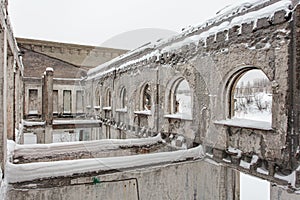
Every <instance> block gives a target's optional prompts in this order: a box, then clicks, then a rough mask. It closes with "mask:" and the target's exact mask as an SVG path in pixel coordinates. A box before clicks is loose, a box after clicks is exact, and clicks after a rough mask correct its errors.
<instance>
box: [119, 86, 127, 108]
mask: <svg viewBox="0 0 300 200" xmlns="http://www.w3.org/2000/svg"><path fill="white" fill-rule="evenodd" d="M120 100H121V108H126V107H127V93H126V88H125V87H123V88H122V90H121V93H120Z"/></svg>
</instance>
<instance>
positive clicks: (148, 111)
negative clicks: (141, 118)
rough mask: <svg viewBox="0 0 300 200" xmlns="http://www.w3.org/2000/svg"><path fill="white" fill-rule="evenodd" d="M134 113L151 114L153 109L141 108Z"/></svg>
mask: <svg viewBox="0 0 300 200" xmlns="http://www.w3.org/2000/svg"><path fill="white" fill-rule="evenodd" d="M134 114H137V115H151V114H152V113H151V110H139V111H134Z"/></svg>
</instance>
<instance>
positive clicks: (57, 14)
mask: <svg viewBox="0 0 300 200" xmlns="http://www.w3.org/2000/svg"><path fill="white" fill-rule="evenodd" d="M240 1H241V0H210V1H201V0H176V1H174V0H151V1H149V0H148V1H145V0H107V1H103V0H85V1H83V0H26V1H24V0H9V13H10V18H11V21H12V24H13V29H14V32H15V35H16V36H17V37H27V38H34V39H46V40H53V41H62V42H72V43H79V44H91V45H100V44H102V43H103V42H104V41H106V40H108V39H110V38H111V37H113V36H115V35H118V34H120V33H123V32H127V31H131V30H135V29H141V28H160V29H169V30H173V31H176V32H180V31H181V29H182V28H184V27H186V26H188V25H195V24H199V23H201V22H204V21H205V20H207V19H209V18H212V17H213V16H214V15H215V13H216V12H217V11H219V10H220V9H222V8H224V7H225V6H227V5H230V4H233V3H236V2H240Z"/></svg>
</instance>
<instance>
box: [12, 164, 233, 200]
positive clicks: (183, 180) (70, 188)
mask: <svg viewBox="0 0 300 200" xmlns="http://www.w3.org/2000/svg"><path fill="white" fill-rule="evenodd" d="M199 171H202V172H204V171H205V173H199ZM233 174H234V172H233V171H231V170H230V169H226V168H224V167H222V166H219V165H218V164H217V163H213V162H208V161H203V160H198V161H193V162H184V163H175V164H169V165H164V166H163V167H162V166H157V167H155V166H153V167H147V168H142V169H135V170H130V171H122V172H117V173H111V174H106V175H105V174H104V175H95V176H88V177H70V178H64V179H63V180H62V181H59V180H58V181H59V183H58V182H57V181H54V182H53V181H52V180H51V179H49V180H44V181H39V182H37V185H38V189H37V188H34V183H32V184H29V185H28V184H26V183H24V184H22V183H20V184H15V185H11V186H10V187H9V192H8V198H7V199H36V200H46V199H47V200H50V199H51V200H52V199H74V200H76V199H78V200H79V199H91V200H92V199H108V200H109V199H111V200H114V199H140V200H142V199H143V200H148V199H205V200H210V199H211V200H226V199H234V197H233V196H232V195H234V193H231V192H229V191H235V190H236V189H237V188H235V185H234V184H233V182H232V180H231V178H232V177H234V176H233ZM237 177H238V176H237ZM93 178H97V180H99V183H97V184H93ZM236 195H238V192H237V194H236ZM236 198H237V196H235V199H236Z"/></svg>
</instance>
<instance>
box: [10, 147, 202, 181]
mask: <svg viewBox="0 0 300 200" xmlns="http://www.w3.org/2000/svg"><path fill="white" fill-rule="evenodd" d="M190 158H193V159H199V158H204V152H203V149H202V146H198V147H195V148H192V149H187V150H178V151H173V152H162V153H151V154H141V155H134V156H121V157H107V158H92V159H80V160H64V161H55V162H36V163H29V164H28V163H27V164H12V163H10V162H7V164H6V173H7V181H8V182H9V183H17V182H23V181H31V180H36V179H42V178H51V177H59V176H72V175H73V174H80V173H88V172H95V171H98V172H99V171H108V170H112V169H119V170H122V169H123V170H126V169H129V168H133V167H143V166H147V165H158V164H166V163H173V162H178V161H185V160H187V159H190Z"/></svg>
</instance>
